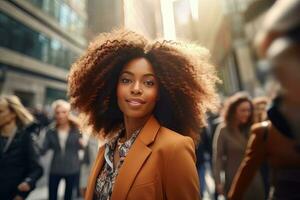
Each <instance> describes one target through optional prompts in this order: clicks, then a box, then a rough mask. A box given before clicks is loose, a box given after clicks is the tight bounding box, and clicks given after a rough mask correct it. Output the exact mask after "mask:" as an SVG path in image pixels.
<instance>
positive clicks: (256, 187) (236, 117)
mask: <svg viewBox="0 0 300 200" xmlns="http://www.w3.org/2000/svg"><path fill="white" fill-rule="evenodd" d="M223 117H224V123H223V124H220V125H219V126H218V128H217V129H216V133H215V135H214V140H213V172H214V177H215V182H216V190H217V193H218V194H219V195H225V194H226V193H227V192H228V190H229V188H230V185H231V182H232V180H233V177H234V175H235V173H236V171H237V169H238V167H239V165H240V162H241V160H242V158H243V156H244V153H245V149H246V145H247V140H248V133H249V131H250V127H251V125H252V122H253V104H252V102H251V100H250V98H249V97H248V95H247V94H245V93H236V94H235V95H233V96H231V97H229V99H228V100H227V102H226V103H225V106H224V112H223ZM222 174H224V175H225V177H224V176H223V175H222ZM263 198H264V190H263V183H262V180H261V177H260V175H259V174H258V175H257V176H256V177H255V179H254V181H253V183H252V185H251V187H250V188H249V190H248V193H247V195H246V198H245V199H251V200H252V199H263Z"/></svg>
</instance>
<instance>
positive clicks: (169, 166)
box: [165, 137, 200, 200]
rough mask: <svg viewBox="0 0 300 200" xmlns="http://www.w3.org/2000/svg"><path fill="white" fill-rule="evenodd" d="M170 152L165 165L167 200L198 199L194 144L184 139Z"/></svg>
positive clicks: (190, 140)
mask: <svg viewBox="0 0 300 200" xmlns="http://www.w3.org/2000/svg"><path fill="white" fill-rule="evenodd" d="M170 151H171V152H170V156H168V158H167V160H166V165H165V166H166V168H165V180H166V182H165V190H166V197H167V199H185V200H197V199H200V192H199V180H198V175H197V169H196V164H195V145H194V142H193V141H192V139H191V138H188V137H185V138H184V140H183V141H182V140H181V141H179V142H177V143H176V144H174V145H173V146H172V147H171V148H170Z"/></svg>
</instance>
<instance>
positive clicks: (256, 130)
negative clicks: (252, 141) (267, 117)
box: [251, 121, 270, 137]
mask: <svg viewBox="0 0 300 200" xmlns="http://www.w3.org/2000/svg"><path fill="white" fill-rule="evenodd" d="M269 126H270V122H269V121H264V122H260V123H256V124H253V125H252V127H251V135H255V136H257V137H264V135H265V134H267V133H268V129H269Z"/></svg>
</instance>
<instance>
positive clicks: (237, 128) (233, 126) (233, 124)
mask: <svg viewBox="0 0 300 200" xmlns="http://www.w3.org/2000/svg"><path fill="white" fill-rule="evenodd" d="M230 128H231V129H232V130H234V131H235V132H238V131H240V129H239V123H237V122H232V123H231V125H230Z"/></svg>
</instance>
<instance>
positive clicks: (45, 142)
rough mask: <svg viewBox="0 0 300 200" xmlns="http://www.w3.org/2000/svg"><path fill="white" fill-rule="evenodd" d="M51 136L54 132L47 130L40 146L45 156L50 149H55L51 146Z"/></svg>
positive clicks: (41, 152)
mask: <svg viewBox="0 0 300 200" xmlns="http://www.w3.org/2000/svg"><path fill="white" fill-rule="evenodd" d="M51 134H53V132H52V131H51V130H47V131H46V135H45V137H44V140H43V141H42V145H39V146H38V147H39V151H40V154H41V155H45V154H46V153H47V151H48V150H49V149H51V148H53V147H52V144H51Z"/></svg>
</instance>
